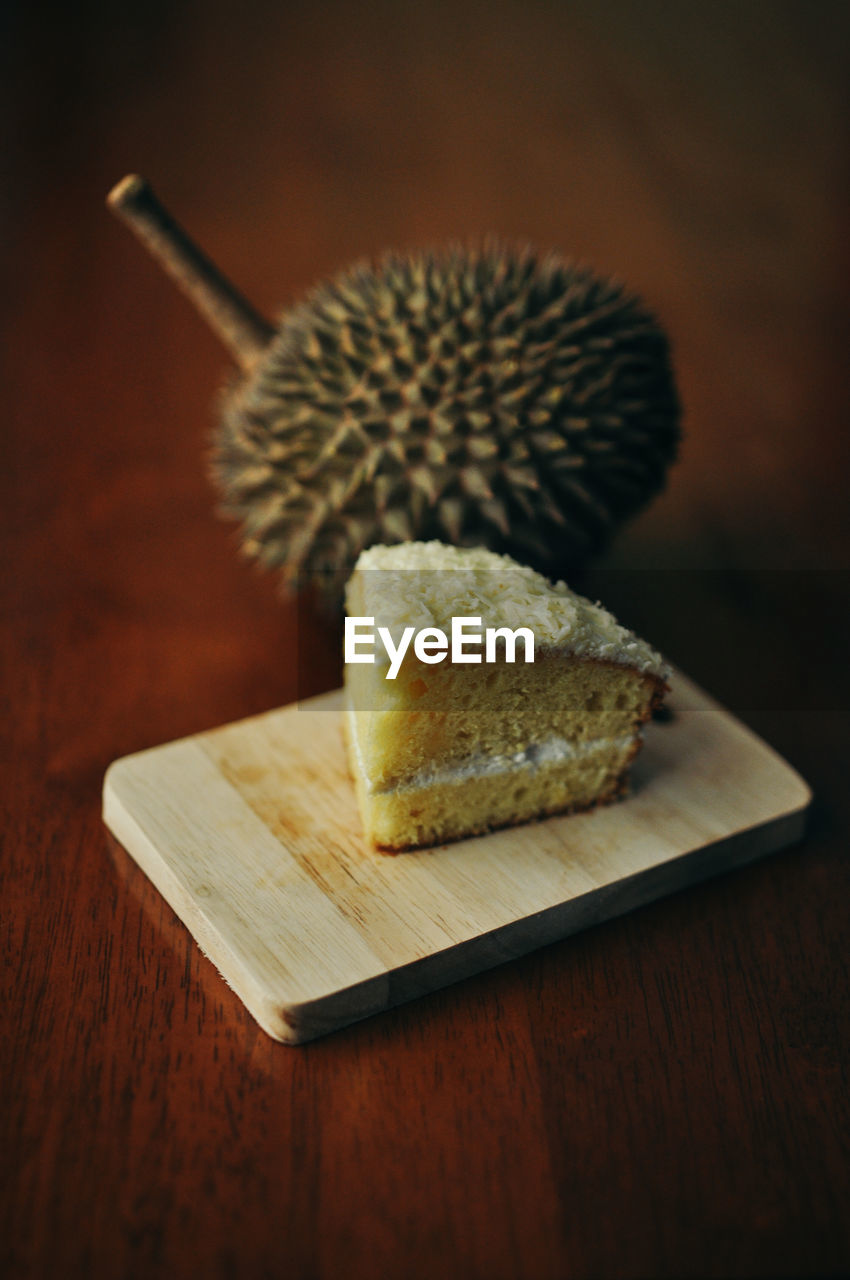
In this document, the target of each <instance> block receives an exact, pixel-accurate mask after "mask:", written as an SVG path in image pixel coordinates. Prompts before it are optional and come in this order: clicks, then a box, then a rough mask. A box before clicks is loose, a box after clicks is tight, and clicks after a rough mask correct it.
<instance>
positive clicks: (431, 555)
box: [349, 542, 669, 679]
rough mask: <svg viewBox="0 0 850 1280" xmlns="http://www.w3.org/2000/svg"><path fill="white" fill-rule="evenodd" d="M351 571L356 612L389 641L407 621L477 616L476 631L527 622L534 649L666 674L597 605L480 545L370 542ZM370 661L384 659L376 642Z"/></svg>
mask: <svg viewBox="0 0 850 1280" xmlns="http://www.w3.org/2000/svg"><path fill="white" fill-rule="evenodd" d="M355 570H356V571H358V572H359V574H360V583H361V587H362V599H361V600H360V601H359V602H358V611H359V612H360V613H361V615H362V616H367V617H374V618H375V619H376V625H377V626H385V627H389V629H390V631H391V632H392V634H393V637H394V639H395V640H396V642H397V639H398V637H399V636H400V634H401V632H402V630H403V629H404V627H407V626H413V627H415V628H416V630H417V631H419V630H421V629H422V628H423V627H439V628H440V629H441V630H442V631H445V632H447V633H448V632H450V631H451V620H452V618H453V617H459V616H464V617H480V618H481V619H482V628H486V627H505V626H507V627H510V628H511V629H512V630H515V629H516V628H517V627H530V628H531V629H532V631H533V632H534V637H535V648H536V650H547V651H550V652H551V651H556V652H559V653H563V654H564V655H567V656H574V657H579V658H595V659H597V660H603V661H608V662H616V663H619V664H620V665H622V666H628V667H634V668H636V669H637V670H638V671H643V672H646V673H651V674H653V675H657V676H660V677H661V678H662V679H664V678H666V676H667V675H668V674H669V668H668V667H667V666H666V664H665V662H664V660H663V658H662V657H661V655H660V654H658V653H656V651H655V650H654V649H653V648H651V646H650V645H648V644H647V643H646V642H645V641H644V640H641V639H639V638H638V637H637V636H636V635H635V634H634V633H633V632H631V631H628V630H627V629H626V628H625V627H621V626H620V624H619V623H618V622H617V621H616V619H615V618H614V617H613V616H612V615H611V614H610V613H608V612H607V610H606V609H603V607H602V606H601V605H600V604H593V602H592V601H590V600H587V599H585V597H584V596H580V595H577V594H576V592H574V591H571V590H570V588H569V587H568V586H567V585H566V584H565V583H563V582H556V583H554V584H553V583H551V582H549V581H548V580H547V579H546V578H544V577H543V575H542V574H539V573H536V572H535V571H534V570H533V569H529V568H528V567H527V566H525V565H520V564H517V562H516V561H515V560H512V559H511V558H510V557H509V556H500V555H497V554H496V553H495V552H493V551H487V550H486V549H485V548H484V547H453V546H448V545H446V544H445V543H442V542H403V543H400V544H399V545H398V546H392V547H385V546H374V547H369V548H368V550H366V551H364V552H362V553H361V555H360V558H359V559H358V561H357V564H356V566H355ZM349 612H351V609H350V608H349ZM376 660H377V662H378V663H382V662H383V663H386V662H388V661H389V659H388V658H387V657H386V654H385V653H383V652H382V650H381V647H380V646H376Z"/></svg>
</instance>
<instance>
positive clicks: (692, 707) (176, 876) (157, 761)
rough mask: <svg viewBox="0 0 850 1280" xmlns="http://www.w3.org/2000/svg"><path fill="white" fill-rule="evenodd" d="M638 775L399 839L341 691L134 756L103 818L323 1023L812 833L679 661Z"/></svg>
mask: <svg viewBox="0 0 850 1280" xmlns="http://www.w3.org/2000/svg"><path fill="white" fill-rule="evenodd" d="M672 685H673V692H672V696H671V698H670V700H669V703H670V707H671V709H672V712H673V716H672V719H671V720H670V721H669V722H667V723H654V724H652V725H650V726H649V727H648V729H647V734H646V744H645V746H644V748H643V751H642V753H641V755H640V756H639V757H638V760H637V761H636V763H635V766H634V768H633V775H632V778H633V782H632V791H631V794H630V795H629V796H628V797H627V798H626V799H625V800H623V801H621V802H620V803H618V804H615V805H612V806H609V807H606V808H603V809H599V810H597V811H596V812H594V813H588V814H577V815H573V816H570V817H559V818H549V819H547V820H546V821H544V822H537V823H531V824H528V825H526V826H523V827H516V828H512V829H510V830H506V831H499V832H494V833H492V834H490V835H487V836H482V837H478V838H475V839H471V840H464V841H460V842H458V843H456V844H450V845H444V846H440V847H438V848H436V849H432V850H424V851H418V852H414V853H403V854H399V855H397V856H391V855H387V854H384V853H379V852H377V851H375V850H373V849H371V848H370V847H369V846H368V845H367V844H366V843H365V842H364V840H363V838H362V835H361V834H360V822H359V817H358V812H357V805H356V801H355V796H354V790H353V786H352V783H351V781H350V779H349V775H348V770H347V766H346V758H345V752H344V748H343V741H342V732H341V716H340V706H341V695H340V693H339V692H337V693H332V694H326V695H323V696H322V697H320V698H314V699H311V700H310V701H308V702H303V703H300V704H295V705H293V706H290V707H284V708H282V709H280V710H276V711H271V712H268V713H267V714H265V715H261V716H256V717H253V718H251V719H249V720H244V721H240V722H239V723H236V724H232V725H227V726H226V727H224V728H221V729H216V730H213V731H211V732H208V733H201V734H198V735H197V736H196V737H192V738H186V739H183V740H181V741H178V742H172V743H169V744H168V745H166V746H161V747H156V748H153V749H152V750H148V751H143V752H140V753H138V754H135V755H132V756H126V757H125V758H124V759H122V760H118V761H116V762H115V763H114V764H113V765H111V766H110V768H109V770H108V772H107V775H106V779H105V782H104V821H105V822H106V825H107V826H108V827H109V829H110V830H111V831H112V832H113V834H114V835H115V836H116V837H117V839H118V840H119V841H120V842H121V843H122V844H123V845H124V846H125V848H126V849H127V850H128V851H129V853H130V854H131V855H132V856H133V857H134V858H135V859H136V861H137V862H138V863H139V865H140V866H141V867H142V868H143V869H144V871H145V872H146V873H147V875H148V876H149V877H150V878H151V880H152V881H153V882H154V884H155V885H156V886H157V887H158V888H159V890H160V892H161V893H162V894H163V896H164V897H165V898H166V899H167V901H168V902H169V903H170V905H171V906H172V907H173V908H174V910H175V911H176V912H177V914H178V915H179V916H180V917H181V919H182V920H183V921H184V922H185V924H186V925H187V926H188V928H189V929H190V930H191V932H192V933H193V935H194V937H195V938H196V939H197V941H198V943H199V944H200V946H201V948H202V949H203V951H204V952H205V953H206V954H207V955H208V956H209V958H210V959H211V960H212V961H213V963H214V964H215V965H216V966H217V967H218V969H219V971H220V972H221V974H222V975H223V977H224V978H225V979H226V980H227V982H228V983H230V985H231V987H232V988H233V989H234V991H235V992H236V993H237V994H238V996H239V997H240V998H241V999H242V1000H243V1001H244V1003H245V1005H246V1006H247V1008H248V1009H249V1010H250V1012H251V1013H252V1014H253V1016H254V1017H255V1018H256V1019H257V1021H258V1022H259V1024H260V1026H261V1027H263V1028H264V1030H265V1031H267V1032H268V1034H269V1035H271V1036H273V1037H274V1038H275V1039H276V1040H282V1041H286V1042H288V1043H291V1044H296V1043H299V1042H302V1041H305V1040H310V1039H312V1038H314V1037H315V1036H319V1035H322V1034H324V1033H326V1032H329V1031H332V1030H334V1029H336V1028H338V1027H342V1026H345V1025H346V1024H347V1023H350V1022H353V1021H355V1020H357V1019H359V1018H363V1017H366V1016H367V1015H369V1014H373V1013H377V1012H378V1011H380V1010H382V1009H386V1008H389V1007H390V1006H392V1005H394V1004H398V1003H400V1002H401V1001H403V1000H408V999H410V998H411V997H414V996H417V995H421V994H423V993H425V992H427V991H431V990H434V989H435V988H437V987H440V986H443V985H445V984H447V983H449V982H453V981H455V980H457V979H459V978H462V977H466V976H468V975H469V974H472V973H475V972H477V971H479V970H481V969H485V968H488V967H489V966H491V965H495V964H499V963H501V962H502V961H504V960H508V959H511V958H512V957H514V956H517V955H520V954H522V953H523V952H526V951H528V950H531V949H532V948H534V947H537V946H541V945H543V944H545V943H549V942H553V941H555V940H556V939H558V938H563V937H565V936H566V935H568V934H570V933H574V932H576V931H578V930H579V929H583V928H585V927H587V926H588V925H592V924H595V923H598V922H600V921H602V920H606V919H609V918H610V917H612V916H615V915H618V914H620V913H622V912H625V911H629V910H631V909H632V908H634V907H636V906H638V905H640V904H642V903H646V902H649V901H651V900H652V899H654V898H657V897H660V896H661V895H663V894H666V893H670V892H671V891H673V890H675V889H678V888H681V887H683V886H685V885H688V884H691V883H694V882H696V881H697V880H700V879H702V878H704V877H706V876H709V875H713V874H715V873H717V872H720V871H723V870H726V869H728V868H731V867H735V866H740V865H743V864H744V863H746V862H749V861H751V860H752V859H754V858H757V857H759V856H760V855H762V854H766V853H770V852H773V851H775V850H776V849H779V848H781V847H782V846H783V845H786V844H789V843H791V842H792V841H794V840H796V839H798V838H799V837H800V835H801V834H802V832H803V826H804V820H805V810H806V807H807V805H808V804H809V801H810V799H811V794H810V792H809V789H808V787H807V786H806V784H805V783H804V782H803V780H802V779H801V778H800V777H799V775H798V774H797V773H795V771H794V770H793V769H792V768H791V767H790V765H788V764H787V763H786V762H785V761H783V760H782V759H781V758H780V757H779V756H778V755H777V754H776V753H775V752H774V751H773V750H772V749H771V748H770V747H768V746H767V745H766V744H765V743H764V742H762V741H761V740H760V739H759V738H757V737H756V736H755V735H754V734H753V733H751V732H750V731H749V730H748V729H746V728H745V727H744V726H743V725H742V724H740V722H738V721H737V720H735V719H734V718H733V717H732V716H731V715H729V714H728V712H726V711H724V710H723V709H722V708H721V707H720V706H718V704H717V703H715V702H713V701H712V700H711V699H710V698H708V697H707V695H706V694H704V693H703V692H702V691H701V690H699V689H698V688H697V687H696V686H695V685H693V684H692V683H691V682H690V681H688V680H687V679H686V678H685V677H684V676H682V675H678V674H677V675H675V676H674V678H673V681H672Z"/></svg>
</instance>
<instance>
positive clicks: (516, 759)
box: [345, 542, 667, 849]
mask: <svg viewBox="0 0 850 1280" xmlns="http://www.w3.org/2000/svg"><path fill="white" fill-rule="evenodd" d="M346 604H347V612H348V615H349V617H348V620H347V622H346V664H345V687H346V704H347V709H346V716H345V727H346V738H347V742H348V748H349V759H350V763H351V770H352V773H353V776H354V779H355V784H356V787H357V795H358V800H359V804H360V811H361V814H362V817H363V825H364V828H365V831H366V834H367V836H368V838H369V839H370V840H371V841H372V842H373V843H374V844H375V845H377V846H378V847H379V848H384V849H409V848H416V847H418V846H423V845H432V844H438V843H441V842H443V841H446V840H456V839H458V838H460V837H462V836H469V835H475V834H479V833H481V832H484V831H488V830H490V829H491V828H494V827H504V826H510V825H512V824H515V823H520V822H525V821H527V820H529V819H531V818H537V817H542V816H544V815H547V814H553V813H565V812H569V811H573V810H579V809H588V808H591V807H592V806H594V805H597V804H602V803H605V802H606V801H609V800H612V799H614V798H615V797H616V796H618V795H620V794H621V793H622V792H623V790H624V788H625V785H626V779H627V771H628V766H629V763H630V761H631V760H632V758H633V757H634V755H635V753H636V752H637V751H638V749H639V747H640V743H641V725H642V724H643V723H644V722H645V721H646V720H647V719H648V718H649V716H650V714H651V712H652V709H653V707H654V706H656V705H657V704H658V703H659V702H660V700H661V698H662V697H663V695H664V693H665V691H666V689H667V685H666V683H665V680H666V675H667V668H666V667H665V664H664V662H663V660H662V659H661V657H660V656H659V654H657V653H656V652H655V651H654V650H653V649H651V648H650V646H649V645H647V644H646V643H644V641H642V640H640V639H638V637H637V636H635V635H633V634H632V633H631V632H630V631H627V630H626V629H625V628H624V627H621V626H620V625H619V624H618V623H617V622H616V621H615V619H614V618H613V617H612V616H611V614H610V613H607V612H606V611H605V610H604V609H603V608H602V607H601V606H600V605H597V604H593V603H591V601H589V600H585V599H584V598H583V597H582V596H579V595H576V594H575V593H574V592H573V591H570V590H569V588H568V587H566V586H565V585H564V583H562V582H559V583H557V584H555V585H552V584H551V583H550V582H547V580H546V579H545V578H543V577H542V576H541V575H540V574H538V573H535V572H534V571H533V570H532V569H528V568H525V567H523V566H521V565H519V564H517V563H516V562H515V561H514V560H511V559H509V558H508V557H507V556H500V555H496V554H494V553H493V552H491V551H486V550H484V549H483V548H468V549H463V548H457V547H451V546H445V545H443V544H442V543H439V542H425V543H421V542H420V543H415V542H412V543H403V544H401V545H400V546H393V547H384V546H376V547H371V548H370V549H369V550H367V551H364V552H363V553H362V555H361V556H360V558H359V560H358V561H357V565H356V568H355V571H354V574H353V576H352V578H351V580H350V582H349V584H348V590H347V599H346ZM459 620H460V621H459ZM476 622H478V623H480V625H476ZM453 639H454V643H453ZM529 640H531V643H529ZM530 653H533V661H528V660H527V658H528V657H529V654H530ZM510 659H513V660H510Z"/></svg>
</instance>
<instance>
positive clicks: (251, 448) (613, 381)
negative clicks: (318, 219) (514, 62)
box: [110, 178, 679, 590]
mask: <svg viewBox="0 0 850 1280" xmlns="http://www.w3.org/2000/svg"><path fill="white" fill-rule="evenodd" d="M110 203H111V204H112V206H113V207H114V208H115V209H116V211H117V212H119V214H121V216H123V217H124V218H125V220H127V221H128V222H129V223H130V225H131V226H132V227H133V229H134V230H135V231H136V232H137V234H139V235H140V236H141V238H142V239H144V240H145V241H146V242H147V243H148V246H149V247H150V248H151V249H152V251H153V252H154V253H155V255H156V256H158V257H159V258H160V259H161V260H162V261H163V262H164V265H166V267H167V268H168V269H169V270H170V271H171V272H172V274H174V275H175V276H176V278H177V279H178V281H179V282H180V283H181V284H182V286H183V287H184V288H185V289H186V290H187V292H189V293H190V294H191V296H192V297H193V299H194V301H195V302H196V304H197V305H199V307H200V308H201V310H203V311H204V312H205V314H206V315H207V318H208V319H209V320H210V321H211V323H212V324H213V325H214V327H215V328H216V329H217V331H218V332H219V334H220V336H222V337H223V338H224V340H225V342H226V343H227V344H228V345H229V346H230V348H231V350H232V351H233V352H234V354H235V355H236V357H237V360H238V362H239V364H240V367H241V374H240V376H239V377H238V378H237V379H235V380H234V382H233V383H232V385H231V386H230V387H229V388H228V390H227V392H226V393H225V394H224V396H223V397H222V401H221V410H220V422H219V425H218V428H217V430H216V432H215V436H214V452H213V473H214V476H215V478H216V480H217V482H218V484H219V486H220V489H221V492H222V494H223V499H224V509H225V511H226V512H227V513H229V514H230V515H232V516H235V517H236V518H238V519H239V520H240V521H241V524H242V533H243V544H244V548H245V550H246V552H247V553H248V554H249V555H250V556H252V557H254V558H256V559H257V560H258V561H259V562H260V563H261V564H262V565H264V566H267V567H268V568H270V569H274V570H276V571H278V572H279V573H280V575H281V578H282V581H283V584H284V587H285V588H286V589H288V590H292V589H294V588H297V586H298V585H299V583H300V582H303V581H304V580H305V579H311V578H312V577H313V576H314V575H318V576H319V577H320V578H321V579H323V580H325V581H327V582H328V583H331V584H335V585H338V584H340V583H341V582H343V581H344V580H345V578H346V577H347V576H348V574H349V573H350V571H351V568H352V567H353V565H354V562H355V560H356V559H357V557H358V555H359V554H360V552H361V551H362V550H363V549H364V548H365V547H367V546H369V545H371V544H373V543H396V542H403V541H407V540H411V539H416V540H419V541H423V540H428V539H430V538H436V539H440V540H442V541H451V542H454V543H456V544H458V545H484V546H487V547H490V548H491V549H493V550H496V551H503V552H507V553H508V554H510V555H512V556H514V557H515V558H517V559H519V560H522V561H525V562H526V563H530V564H533V565H534V566H535V567H537V568H538V569H540V570H542V571H543V572H546V573H549V574H550V575H554V576H561V575H563V574H564V573H565V572H571V571H573V570H574V569H575V568H576V567H578V565H580V564H581V562H582V561H584V560H585V559H586V557H587V556H588V555H589V554H590V553H591V552H592V551H595V550H597V549H599V548H601V547H602V546H604V544H605V543H606V542H607V541H608V539H609V538H610V536H611V535H612V533H613V532H614V531H615V529H616V528H617V526H618V525H620V524H621V523H622V522H623V521H624V520H625V519H626V518H627V517H629V516H631V515H633V514H634V513H635V512H636V511H638V510H639V509H640V508H641V507H642V506H643V505H644V504H645V503H646V502H647V501H648V500H649V499H650V497H652V495H653V494H655V493H656V492H657V491H658V490H659V489H660V488H661V487H662V485H663V482H664V479H665V474H666V470H667V467H668V465H669V464H670V463H671V462H672V460H673V459H674V457H675V454H676V448H677V442H678V438H679V404H678V397H677V394H676V388H675V383H674V378H673V373H672V368H671V362H670V355H669V348H668V343H667V340H666V337H665V335H664V332H663V330H662V329H661V328H660V326H659V325H658V323H657V322H656V321H655V320H654V318H653V317H652V315H651V314H650V313H649V311H648V310H647V309H646V307H645V306H644V305H643V304H642V303H641V301H640V300H639V299H638V298H637V297H635V296H634V295H632V294H630V293H629V292H627V291H626V290H625V289H624V288H623V287H622V286H621V285H620V284H618V283H616V282H614V281H610V280H605V279H601V278H599V277H597V276H596V275H594V274H593V273H591V272H590V271H589V270H587V269H585V268H584V267H581V266H576V265H573V264H571V263H570V262H568V261H564V260H562V259H560V258H558V257H557V256H555V255H553V254H550V255H547V256H545V257H537V256H536V255H535V254H534V253H533V252H532V251H531V250H530V249H528V248H524V247H522V248H511V247H509V246H505V245H502V244H498V243H491V244H485V245H484V246H483V247H481V248H475V249H463V248H450V249H447V250H443V251H433V252H416V253H410V254H404V255H402V254H387V255H386V256H385V257H383V258H381V259H380V260H379V261H378V262H377V263H375V264H374V265H368V264H361V265H357V266H354V267H352V268H350V269H349V270H347V271H344V272H343V273H342V274H340V275H338V276H336V277H335V278H334V279H332V280H330V281H328V282H326V283H323V284H320V285H319V286H318V287H316V288H314V289H313V290H312V292H311V293H309V294H308V295H307V297H306V298H305V299H304V300H303V301H302V302H300V303H299V304H298V305H296V306H295V307H294V308H292V310H290V311H289V312H288V313H287V314H286V315H284V317H283V319H282V321H281V323H280V325H279V327H278V328H277V330H274V329H273V328H272V327H271V326H270V325H269V324H268V323H267V322H266V321H264V320H263V319H262V318H261V317H260V316H258V315H257V313H256V312H254V311H253V309H252V308H250V307H249V306H248V304H247V303H245V302H244V300H243V299H241V298H240V296H239V295H238V294H237V293H236V292H235V290H233V288H232V286H230V285H229V284H228V283H227V282H226V281H225V280H224V278H223V277H222V276H221V275H220V274H219V273H218V272H217V270H216V269H215V268H214V267H213V266H212V264H211V263H209V261H208V260H207V259H205V258H204V257H203V255H202V254H200V251H199V250H197V249H196V247H195V246H194V245H192V243H191V241H189V239H188V237H186V235H185V233H184V232H183V231H182V230H181V229H180V228H179V227H177V225H176V224H175V223H174V222H173V221H172V220H171V219H170V218H169V216H168V214H167V213H166V212H165V211H164V210H163V209H162V207H161V206H160V205H159V204H158V202H157V201H156V199H155V197H154V196H153V194H152V192H151V191H150V188H149V187H148V186H147V184H145V183H143V182H142V180H141V179H138V178H130V179H125V180H124V182H123V183H121V184H119V186H118V187H117V188H116V189H115V191H114V192H113V193H112V195H111V197H110Z"/></svg>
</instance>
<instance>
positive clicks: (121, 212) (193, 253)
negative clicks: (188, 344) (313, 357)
mask: <svg viewBox="0 0 850 1280" xmlns="http://www.w3.org/2000/svg"><path fill="white" fill-rule="evenodd" d="M106 203H107V204H108V206H109V208H110V209H111V210H112V212H113V213H115V214H116V215H117V216H118V217H119V218H121V220H122V221H123V222H125V223H126V224H127V226H128V227H129V228H130V230H131V231H132V232H133V233H134V234H135V235H136V236H137V237H138V239H139V240H140V241H141V242H142V244H143V245H144V246H145V248H146V249H147V250H148V252H149V253H150V254H151V255H152V256H153V257H154V258H156V260H157V262H159V264H160V266H161V267H163V268H164V270H165V271H167V272H168V274H169V275H170V276H171V277H172V278H173V279H174V280H175V281H176V283H177V285H178V286H179V288H180V289H182V291H183V292H184V293H185V294H186V295H187V296H188V297H189V299H190V300H191V301H192V302H193V303H194V305H195V307H196V308H197V310H198V311H199V312H200V313H201V315H202V316H203V317H204V319H205V320H206V321H207V323H208V324H209V326H210V328H211V329H212V330H213V332H214V333H215V334H216V336H217V337H218V338H219V339H220V340H221V341H222V342H223V343H224V345H225V346H226V347H227V349H228V350H229V351H230V353H231V354H232V355H233V356H234V357H235V359H236V362H237V364H238V365H239V366H240V368H241V369H243V370H244V371H245V372H248V371H249V370H250V369H252V368H253V367H254V365H255V364H256V363H257V361H258V360H259V359H260V357H261V356H262V355H263V354H264V353H265V351H266V348H267V347H268V345H269V342H270V341H271V339H272V338H273V337H274V334H275V330H274V327H273V326H272V325H270V324H269V323H268V321H267V320H264V319H263V317H262V316H261V315H260V314H259V312H258V311H255V310H254V308H253V307H252V306H251V304H250V303H249V302H248V301H247V300H246V299H245V298H243V297H242V295H241V294H240V293H239V292H238V291H237V290H236V289H235V288H234V287H233V285H232V284H231V283H230V281H229V280H227V279H226V278H225V277H224V276H223V275H222V274H221V272H220V271H219V269H218V267H216V265H215V264H214V263H213V262H211V261H210V259H209V258H208V257H207V256H206V254H205V253H204V252H203V251H202V250H201V249H199V248H198V246H197V245H196V244H195V243H194V241H193V240H191V239H190V237H189V236H188V235H187V234H186V232H185V231H184V230H183V228H182V227H181V226H180V225H179V223H177V222H176V221H175V220H174V218H172V216H171V214H170V213H169V212H168V210H167V209H165V208H164V206H163V205H162V204H160V202H159V200H158V199H157V196H156V195H155V193H154V191H153V188H152V187H151V185H150V183H148V182H147V181H146V180H145V179H144V178H140V177H139V176H138V174H135V173H133V174H129V175H128V176H127V177H126V178H122V180H121V181H120V182H119V183H118V185H117V186H115V187H113V189H112V190H111V191H110V193H109V195H108V196H107V200H106Z"/></svg>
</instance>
